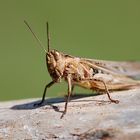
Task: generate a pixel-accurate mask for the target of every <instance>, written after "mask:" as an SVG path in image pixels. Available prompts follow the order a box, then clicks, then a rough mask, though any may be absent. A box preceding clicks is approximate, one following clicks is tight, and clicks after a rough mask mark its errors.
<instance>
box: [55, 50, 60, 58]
mask: <svg viewBox="0 0 140 140" xmlns="http://www.w3.org/2000/svg"><path fill="white" fill-rule="evenodd" d="M59 58H60V54H59V52H55V59H56V60H59Z"/></svg>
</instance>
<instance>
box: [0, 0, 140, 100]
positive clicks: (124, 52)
mask: <svg viewBox="0 0 140 140" xmlns="http://www.w3.org/2000/svg"><path fill="white" fill-rule="evenodd" d="M24 19H25V20H27V21H28V22H29V24H30V25H31V27H32V28H33V30H34V31H35V32H36V34H37V35H38V36H39V38H40V40H41V41H42V42H43V44H45V45H46V29H45V22H46V21H49V24H50V31H51V46H52V47H53V48H55V49H57V50H60V51H62V52H65V53H67V54H71V55H75V56H81V57H88V58H96V59H109V60H140V55H139V54H140V53H139V51H140V1H138V0H117V1H115V0H40V1H39V0H24V1H23V0H11V1H10V0H0V100H11V99H21V98H35V97H41V96H42V92H43V89H44V86H45V84H46V83H48V82H49V81H51V78H50V77H49V74H48V71H47V68H46V62H45V54H44V52H43V51H42V49H41V48H39V47H38V44H37V42H36V40H35V39H34V38H33V36H32V35H31V33H30V32H29V31H28V29H27V27H26V26H25V24H24V23H23V20H24ZM66 91H67V86H66V84H65V83H64V82H63V83H61V84H56V85H55V86H53V87H52V88H50V89H49V90H48V96H60V95H62V94H65V93H66ZM75 92H85V91H84V90H83V89H80V88H77V89H76V91H75ZM88 92H91V91H87V93H88Z"/></svg>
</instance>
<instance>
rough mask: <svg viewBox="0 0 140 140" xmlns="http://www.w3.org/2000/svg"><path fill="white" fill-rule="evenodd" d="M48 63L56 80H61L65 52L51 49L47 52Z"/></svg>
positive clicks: (50, 71)
mask: <svg viewBox="0 0 140 140" xmlns="http://www.w3.org/2000/svg"><path fill="white" fill-rule="evenodd" d="M46 63H47V68H48V71H49V73H50V76H51V77H52V79H53V80H54V81H59V79H61V77H62V76H63V72H64V67H65V59H64V57H63V54H62V53H60V52H59V51H57V50H50V51H49V52H47V53H46Z"/></svg>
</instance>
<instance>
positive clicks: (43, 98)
mask: <svg viewBox="0 0 140 140" xmlns="http://www.w3.org/2000/svg"><path fill="white" fill-rule="evenodd" d="M54 83H55V81H52V82H50V83H49V84H47V85H46V86H45V88H44V93H43V96H42V100H41V101H40V102H39V103H36V104H34V106H40V105H42V104H43V102H44V100H45V96H46V91H47V88H49V87H51V86H52V85H53V84H54Z"/></svg>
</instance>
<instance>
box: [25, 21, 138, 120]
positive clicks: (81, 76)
mask: <svg viewBox="0 0 140 140" xmlns="http://www.w3.org/2000/svg"><path fill="white" fill-rule="evenodd" d="M24 23H25V24H26V25H27V26H28V28H29V29H30V31H31V32H32V34H33V35H34V37H35V38H36V40H37V41H38V42H39V44H40V46H41V47H42V48H43V49H44V51H45V53H46V64H47V68H48V71H49V74H50V76H51V77H52V81H51V82H50V83H48V84H47V85H46V86H45V89H44V93H43V97H42V100H41V102H39V103H38V104H35V105H38V106H39V105H41V104H42V103H43V102H44V100H45V95H46V91H47V89H48V88H49V87H51V86H52V85H54V84H55V83H57V82H60V81H61V79H62V78H63V79H64V80H65V81H66V82H67V83H68V95H67V96H66V102H65V109H64V112H63V114H62V116H61V118H62V117H63V116H64V115H65V114H66V112H67V105H68V101H69V98H70V95H71V93H72V89H73V86H75V85H78V86H81V87H84V88H88V89H91V90H98V91H103V92H105V93H107V95H108V98H109V100H110V101H111V102H113V103H119V101H118V100H114V99H112V98H111V97H110V94H109V91H112V90H126V89H131V88H135V87H139V86H140V81H137V80H134V79H132V78H134V77H135V76H138V75H140V62H131V61H124V62H115V61H105V60H96V59H87V58H80V57H74V56H71V55H68V54H64V53H62V52H59V51H57V50H55V49H50V36H49V25H48V22H47V23H46V29H47V40H48V51H47V50H46V49H45V48H44V46H43V45H42V44H41V41H40V40H39V39H38V37H37V36H36V35H35V34H34V32H33V31H32V29H31V28H30V26H29V25H28V23H27V22H26V21H24Z"/></svg>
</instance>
